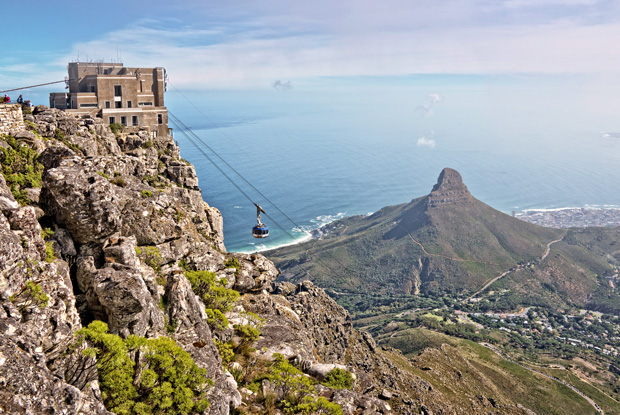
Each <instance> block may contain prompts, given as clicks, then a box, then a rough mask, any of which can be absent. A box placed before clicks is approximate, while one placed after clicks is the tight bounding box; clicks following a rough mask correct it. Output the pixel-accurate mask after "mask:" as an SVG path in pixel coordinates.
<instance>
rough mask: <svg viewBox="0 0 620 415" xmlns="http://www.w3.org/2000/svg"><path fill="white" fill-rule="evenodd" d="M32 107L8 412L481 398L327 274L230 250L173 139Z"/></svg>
mask: <svg viewBox="0 0 620 415" xmlns="http://www.w3.org/2000/svg"><path fill="white" fill-rule="evenodd" d="M24 123H25V124H24V125H25V129H22V130H19V131H16V132H14V133H13V135H5V136H2V137H0V161H1V162H2V175H0V212H1V214H0V227H1V228H2V231H1V232H0V412H2V413H17V414H19V413H22V414H26V413H71V414H108V413H112V412H114V413H127V414H133V413H150V412H147V410H148V411H153V413H183V414H190V413H204V414H228V413H283V412H286V413H332V414H339V413H344V414H358V413H364V414H379V413H381V414H389V413H402V414H409V413H411V414H413V413H425V414H430V413H435V414H440V413H471V411H470V410H471V407H469V406H468V407H467V408H461V407H459V406H454V405H453V404H451V403H450V402H448V401H447V400H446V399H445V398H444V397H443V396H442V394H441V392H439V391H437V390H435V389H434V388H433V387H432V386H431V385H430V384H429V383H428V382H426V381H424V380H422V379H421V378H419V377H417V376H415V375H412V374H411V373H409V372H407V371H405V370H403V369H401V368H400V367H398V366H397V365H395V364H394V363H393V361H392V360H390V359H389V358H388V357H387V354H386V353H385V352H384V351H382V350H381V349H379V348H377V346H376V345H375V343H374V341H373V340H372V338H371V337H370V335H368V334H365V333H360V332H358V331H356V330H355V329H353V327H352V323H351V319H350V317H349V315H348V314H347V313H346V311H345V310H344V309H342V307H340V306H338V305H337V304H336V303H335V302H334V301H333V300H331V298H329V297H328V296H327V295H326V294H325V293H324V291H323V290H321V289H319V288H317V287H315V286H314V285H313V284H312V283H310V282H301V283H299V284H297V285H293V284H290V283H276V282H275V279H276V277H277V275H278V270H277V269H276V267H275V266H274V264H273V263H272V262H271V261H269V260H267V259H266V258H265V257H263V256H261V255H258V254H255V255H244V254H233V253H227V252H226V250H225V247H224V242H223V232H222V218H221V215H220V213H219V211H218V210H217V209H215V208H213V207H211V206H209V205H208V204H207V203H205V202H204V201H203V199H202V195H201V192H200V190H199V188H198V180H197V178H196V174H195V170H194V167H193V166H191V165H190V164H189V163H187V162H186V161H184V160H183V159H181V158H180V153H179V148H178V147H177V146H176V144H175V143H174V141H173V140H172V139H171V137H168V136H164V137H153V136H151V135H149V134H148V132H147V131H145V130H139V129H132V128H125V129H123V128H121V127H119V126H112V127H113V129H111V128H110V126H108V125H105V124H104V123H103V121H102V120H100V119H97V118H91V117H83V118H79V119H76V118H74V117H72V116H71V115H68V114H66V113H64V112H62V111H59V110H55V109H49V108H47V107H44V106H38V107H36V108H35V110H34V111H33V113H32V114H26V115H24ZM390 354H392V355H393V354H396V355H398V353H397V352H395V351H393V350H392V351H390ZM401 357H402V356H401ZM119 362H121V363H119ZM336 369H337V370H336ZM123 379H124V380H123ZM121 381H122V382H125V383H122V382H121ZM119 385H120V386H119ZM207 402H208V404H207ZM472 405H473V406H472V407H473V408H474V409H478V408H481V406H480V404H477V403H475V402H474V403H472ZM149 408H150V409H149ZM153 408H155V409H153ZM489 413H515V414H516V413H523V412H521V411H520V410H519V409H518V408H516V407H514V408H512V409H509V410H508V409H506V410H505V411H504V412H493V410H491V412H489Z"/></svg>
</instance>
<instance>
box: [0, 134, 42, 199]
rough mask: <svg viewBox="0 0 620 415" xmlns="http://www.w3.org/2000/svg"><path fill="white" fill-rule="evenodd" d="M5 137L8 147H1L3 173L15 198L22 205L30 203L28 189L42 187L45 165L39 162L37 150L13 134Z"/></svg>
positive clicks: (0, 158) (0, 159)
mask: <svg viewBox="0 0 620 415" xmlns="http://www.w3.org/2000/svg"><path fill="white" fill-rule="evenodd" d="M3 139H4V141H5V142H6V143H7V144H8V147H6V148H5V147H0V162H2V175H3V176H4V180H5V181H6V184H7V185H8V186H9V189H11V193H12V194H13V197H15V200H17V202H19V204H21V205H22V206H25V205H28V204H30V203H32V202H31V200H30V199H29V198H28V194H27V192H26V189H27V188H34V187H41V183H42V175H43V165H42V164H41V163H39V161H38V159H39V155H38V154H37V152H36V151H35V150H33V149H31V148H30V147H28V146H26V145H22V144H20V143H18V142H17V140H16V139H15V138H14V137H12V136H4V137H3Z"/></svg>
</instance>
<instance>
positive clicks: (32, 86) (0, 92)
mask: <svg viewBox="0 0 620 415" xmlns="http://www.w3.org/2000/svg"><path fill="white" fill-rule="evenodd" d="M67 81H68V80H67V79H63V80H62V81H54V82H47V83H45V84H37V85H30V86H23V87H21V88H13V89H5V90H4V91H0V94H3V93H5V92H11V91H19V90H22V89H29V88H36V87H38V86H45V85H53V84H59V83H61V82H67Z"/></svg>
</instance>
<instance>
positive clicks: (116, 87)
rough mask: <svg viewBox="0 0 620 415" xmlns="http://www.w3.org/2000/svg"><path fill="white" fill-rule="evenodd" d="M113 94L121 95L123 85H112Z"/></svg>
mask: <svg viewBox="0 0 620 415" xmlns="http://www.w3.org/2000/svg"><path fill="white" fill-rule="evenodd" d="M114 96H115V97H121V96H123V87H122V86H121V85H114Z"/></svg>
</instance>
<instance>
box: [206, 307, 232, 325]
mask: <svg viewBox="0 0 620 415" xmlns="http://www.w3.org/2000/svg"><path fill="white" fill-rule="evenodd" d="M206 312H207V324H208V325H209V327H211V328H212V329H222V330H223V329H226V328H227V327H228V324H229V323H228V319H227V318H226V316H225V315H224V313H222V312H221V311H220V310H218V309H217V308H215V309H213V308H207V309H206Z"/></svg>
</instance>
